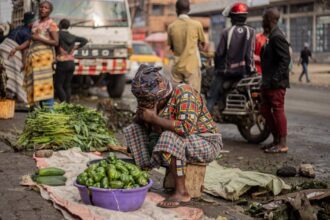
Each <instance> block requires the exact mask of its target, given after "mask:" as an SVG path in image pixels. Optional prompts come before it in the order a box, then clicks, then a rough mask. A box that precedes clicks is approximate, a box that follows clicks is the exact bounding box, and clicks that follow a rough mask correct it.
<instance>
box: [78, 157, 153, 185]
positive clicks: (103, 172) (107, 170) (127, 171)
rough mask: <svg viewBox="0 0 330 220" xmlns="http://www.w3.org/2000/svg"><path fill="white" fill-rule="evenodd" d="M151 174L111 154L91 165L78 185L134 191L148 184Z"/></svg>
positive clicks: (81, 175)
mask: <svg viewBox="0 0 330 220" xmlns="http://www.w3.org/2000/svg"><path fill="white" fill-rule="evenodd" d="M148 180H149V174H148V173H147V172H146V171H142V170H141V169H140V168H139V167H137V166H136V165H134V164H131V163H127V162H125V161H122V160H120V159H118V158H117V157H116V155H115V154H113V153H109V155H108V157H107V158H106V159H104V160H101V161H100V162H98V163H95V164H91V165H90V166H89V167H88V168H87V169H86V170H85V171H84V172H83V173H81V174H79V176H78V177H77V183H78V184H80V185H85V186H87V187H97V188H103V189H133V188H139V187H142V186H145V185H147V184H148Z"/></svg>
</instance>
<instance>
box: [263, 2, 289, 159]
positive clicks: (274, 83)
mask: <svg viewBox="0 0 330 220" xmlns="http://www.w3.org/2000/svg"><path fill="white" fill-rule="evenodd" d="M279 18H280V12H279V11H278V9H277V8H270V9H267V10H266V11H265V13H264V15H263V21H262V25H263V28H264V30H265V32H268V33H270V34H269V36H268V41H267V43H266V44H265V46H264V47H263V48H262V50H261V68H262V105H261V113H262V115H263V116H264V117H265V119H266V122H267V124H268V126H269V127H270V129H271V132H272V135H273V138H274V140H273V142H272V143H271V144H268V145H265V146H264V147H263V149H264V150H265V152H266V153H286V152H287V151H288V146H287V144H286V137H287V120H286V116H285V112H284V99H285V93H286V89H287V88H289V87H290V83H289V65H290V60H291V57H290V52H289V43H288V41H287V40H286V38H285V35H284V33H283V32H282V31H281V30H280V28H279V27H278V25H277V23H278V20H279Z"/></svg>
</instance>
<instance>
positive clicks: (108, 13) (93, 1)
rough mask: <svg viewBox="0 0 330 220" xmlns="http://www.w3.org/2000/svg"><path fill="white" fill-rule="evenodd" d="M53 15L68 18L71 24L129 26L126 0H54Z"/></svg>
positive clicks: (80, 25) (57, 17)
mask: <svg viewBox="0 0 330 220" xmlns="http://www.w3.org/2000/svg"><path fill="white" fill-rule="evenodd" d="M52 3H53V5H54V11H53V13H52V17H53V18H55V19H56V20H59V19H62V18H67V19H69V20H70V21H71V26H79V27H128V16H127V9H126V4H125V1H124V0H70V1H68V0H53V1H52Z"/></svg>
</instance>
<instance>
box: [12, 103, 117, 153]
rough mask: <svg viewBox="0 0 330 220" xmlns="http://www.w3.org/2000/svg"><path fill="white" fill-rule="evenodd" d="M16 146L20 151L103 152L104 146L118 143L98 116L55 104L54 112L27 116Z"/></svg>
mask: <svg viewBox="0 0 330 220" xmlns="http://www.w3.org/2000/svg"><path fill="white" fill-rule="evenodd" d="M18 145H19V146H20V149H21V150H39V149H52V150H63V149H68V148H71V147H80V148H81V150H82V151H106V150H107V149H108V148H107V146H109V145H112V146H115V145H119V143H118V141H117V139H116V138H115V136H114V134H113V133H112V132H111V131H109V130H108V129H107V126H106V120H105V118H104V117H103V115H102V114H101V113H99V112H97V111H96V110H94V109H90V108H86V107H84V106H81V105H75V104H66V103H62V104H56V105H55V106H54V110H53V111H49V110H47V109H42V108H38V109H36V110H35V111H33V112H32V113H30V114H29V115H28V117H27V119H26V121H25V127H24V131H23V133H22V134H21V135H20V137H19V139H18Z"/></svg>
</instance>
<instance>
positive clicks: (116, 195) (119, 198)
mask: <svg viewBox="0 0 330 220" xmlns="http://www.w3.org/2000/svg"><path fill="white" fill-rule="evenodd" d="M152 184H153V181H152V180H151V179H149V184H148V185H146V186H143V187H140V188H136V189H101V188H95V187H89V188H87V187H86V186H83V185H79V184H78V183H77V182H75V183H74V185H75V186H76V187H77V188H78V190H79V193H80V197H81V200H82V201H83V202H84V203H85V204H87V205H90V204H91V205H95V206H98V207H101V208H105V209H110V210H115V211H121V212H130V211H135V210H138V209H139V208H141V206H142V205H143V202H144V200H145V198H146V195H147V192H148V190H149V188H150V187H151V186H152Z"/></svg>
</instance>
